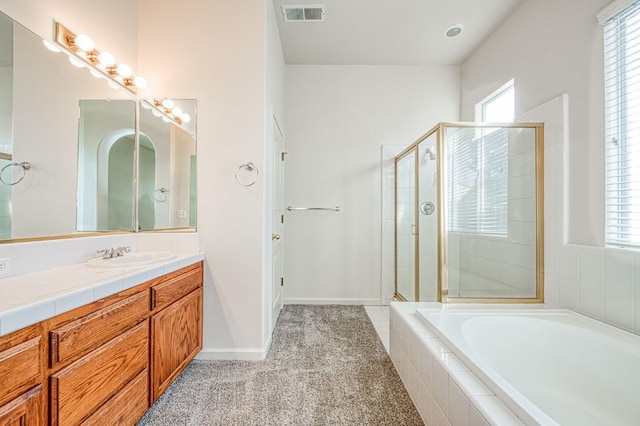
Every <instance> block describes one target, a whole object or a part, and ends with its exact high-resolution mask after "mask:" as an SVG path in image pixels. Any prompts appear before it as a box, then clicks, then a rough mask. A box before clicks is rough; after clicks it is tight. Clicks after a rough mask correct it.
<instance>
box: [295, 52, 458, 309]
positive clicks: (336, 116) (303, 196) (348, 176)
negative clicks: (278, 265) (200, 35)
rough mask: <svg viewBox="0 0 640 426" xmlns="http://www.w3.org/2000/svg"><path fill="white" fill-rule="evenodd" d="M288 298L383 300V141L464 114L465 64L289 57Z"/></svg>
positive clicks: (406, 137)
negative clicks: (324, 62) (307, 61)
mask: <svg viewBox="0 0 640 426" xmlns="http://www.w3.org/2000/svg"><path fill="white" fill-rule="evenodd" d="M286 82H287V85H286V91H285V92H286V122H287V135H286V136H287V152H288V153H289V154H288V156H287V161H286V163H285V170H286V175H285V205H293V206H301V207H330V206H340V208H341V211H340V212H291V213H287V215H286V219H285V230H286V244H285V287H284V292H285V293H284V295H285V301H287V302H288V303H327V302H342V303H380V300H381V285H380V276H381V274H380V253H381V231H382V225H381V224H382V217H381V208H380V206H381V205H382V204H381V203H382V200H381V178H380V171H381V146H382V145H386V144H396V145H397V144H400V145H402V144H404V145H405V146H408V145H409V144H410V143H412V142H414V141H415V140H416V139H418V137H419V136H421V135H422V134H424V133H425V132H426V131H427V130H429V129H430V128H431V127H432V126H433V125H434V124H436V123H437V122H439V121H447V120H457V119H458V112H459V68H458V67H457V66H433V67H428V66H422V67H421V66H299V65H291V66H287V81H286Z"/></svg>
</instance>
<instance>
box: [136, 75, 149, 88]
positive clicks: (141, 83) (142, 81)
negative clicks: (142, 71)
mask: <svg viewBox="0 0 640 426" xmlns="http://www.w3.org/2000/svg"><path fill="white" fill-rule="evenodd" d="M133 84H134V85H135V86H136V87H137V88H138V89H145V88H146V87H147V79H146V78H144V77H141V76H137V77H135V78H134V79H133Z"/></svg>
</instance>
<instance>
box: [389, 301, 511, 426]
mask: <svg viewBox="0 0 640 426" xmlns="http://www.w3.org/2000/svg"><path fill="white" fill-rule="evenodd" d="M441 307H442V305H441V304H439V303H408V302H392V303H391V306H390V317H389V333H390V335H389V346H390V348H389V349H390V350H389V355H390V357H391V360H392V361H393V364H394V365H395V367H396V370H398V374H399V375H400V378H401V379H402V381H403V382H404V384H405V387H406V388H407V391H408V392H409V395H410V396H411V398H412V400H413V402H414V405H415V406H416V408H417V409H418V412H419V413H420V415H421V416H422V419H423V420H424V422H425V424H427V425H429V426H438V425H453V426H461V425H469V426H488V425H509V426H511V425H522V424H523V423H522V422H521V421H520V419H518V417H517V416H516V415H515V414H513V412H511V411H510V410H509V409H508V408H507V406H506V405H505V404H503V403H502V401H500V399H499V398H498V397H497V396H496V395H495V394H494V393H493V392H492V391H491V390H489V388H488V387H487V386H485V385H484V383H483V382H482V381H481V380H480V379H478V377H477V376H476V375H475V374H474V373H472V372H471V370H470V369H469V368H468V367H467V366H466V365H465V364H464V363H463V362H462V361H461V360H460V359H459V358H458V357H457V356H456V355H454V354H453V353H452V352H451V350H449V348H447V346H445V345H444V343H442V342H441V341H440V340H439V339H438V338H437V337H436V335H435V333H434V332H433V331H431V330H430V329H429V328H428V327H427V325H426V324H425V323H424V322H422V321H421V320H420V319H419V318H418V316H417V315H416V309H418V308H420V309H423V308H425V309H438V308H441Z"/></svg>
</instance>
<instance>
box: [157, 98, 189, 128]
mask: <svg viewBox="0 0 640 426" xmlns="http://www.w3.org/2000/svg"><path fill="white" fill-rule="evenodd" d="M150 103H151V105H153V106H154V107H156V109H155V110H154V111H153V113H154V115H156V111H160V113H161V114H162V115H163V116H164V117H167V118H169V119H170V120H173V121H175V122H176V123H178V124H180V125H182V124H183V123H188V122H190V121H191V116H190V115H189V114H187V113H186V112H183V111H182V108H180V107H178V106H175V103H174V102H173V101H172V100H171V99H166V98H165V99H162V100H159V99H154V100H153V101H150ZM156 116H157V115H156ZM164 117H163V119H164ZM165 121H166V120H165Z"/></svg>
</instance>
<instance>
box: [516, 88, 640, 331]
mask: <svg viewBox="0 0 640 426" xmlns="http://www.w3.org/2000/svg"><path fill="white" fill-rule="evenodd" d="M568 108H569V99H568V96H567V95H562V96H560V97H558V98H555V99H552V100H551V101H549V102H546V103H545V104H543V105H541V106H539V107H537V108H534V109H533V110H531V111H529V112H527V113H525V114H523V115H521V116H520V117H518V118H517V121H544V122H545V169H544V170H545V175H544V178H545V185H544V190H545V200H544V201H545V254H544V268H545V277H544V280H545V291H544V294H545V303H546V304H547V305H549V306H552V307H559V308H568V309H572V310H575V311H578V312H580V313H583V314H585V315H588V316H591V317H593V318H596V319H599V320H601V321H604V322H607V323H610V324H613V325H616V326H618V327H621V328H624V329H626V330H629V331H632V332H635V333H636V334H640V253H637V252H633V251H630V250H623V249H616V248H603V247H587V246H579V245H574V244H565V243H564V241H565V237H564V234H565V232H564V229H565V225H564V224H565V223H566V222H568V221H570V220H571V218H570V217H566V218H565V212H564V205H565V204H566V201H565V200H566V193H567V191H568V186H567V179H566V178H565V170H564V164H565V158H566V146H567V141H568V130H567V126H568V120H567V117H568Z"/></svg>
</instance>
